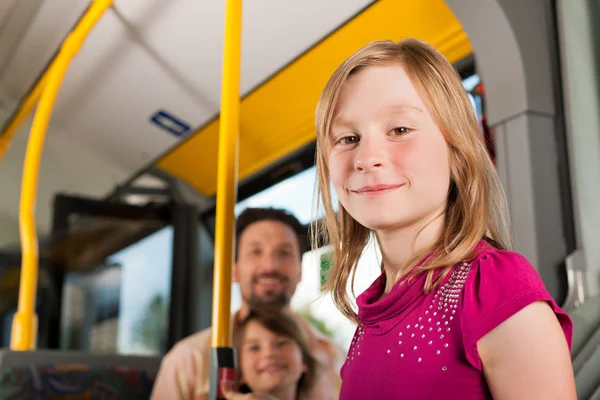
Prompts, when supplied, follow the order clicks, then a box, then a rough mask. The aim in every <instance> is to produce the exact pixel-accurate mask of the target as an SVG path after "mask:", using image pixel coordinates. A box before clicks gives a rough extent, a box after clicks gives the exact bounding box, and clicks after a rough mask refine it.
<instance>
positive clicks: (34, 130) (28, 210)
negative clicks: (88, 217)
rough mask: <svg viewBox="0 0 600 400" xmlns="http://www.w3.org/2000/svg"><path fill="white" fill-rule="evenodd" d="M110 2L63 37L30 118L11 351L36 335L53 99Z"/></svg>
mask: <svg viewBox="0 0 600 400" xmlns="http://www.w3.org/2000/svg"><path fill="white" fill-rule="evenodd" d="M111 5H112V0H95V1H94V3H93V4H92V5H91V7H90V9H89V10H88V12H87V13H86V15H85V16H84V17H83V19H82V20H81V22H80V24H79V25H78V26H77V28H76V29H75V30H73V32H71V33H70V34H69V36H68V37H67V38H66V39H65V41H64V43H63V45H62V47H61V49H60V52H59V54H58V56H57V58H56V60H55V61H54V62H53V63H52V65H51V66H50V69H49V70H48V73H47V76H46V77H45V78H44V81H45V85H44V86H43V88H42V89H41V95H40V102H39V105H38V109H37V111H36V113H35V117H34V119H33V125H32V127H31V133H30V136H29V142H28V143H27V152H26V153H25V163H24V164H25V165H24V167H23V182H22V186H21V204H20V210H19V227H20V234H21V252H22V266H21V281H20V285H19V306H18V309H17V313H16V314H15V316H14V319H13V325H12V332H11V333H12V336H11V342H10V347H11V349H12V350H33V349H35V344H36V338H37V324H38V323H37V315H36V313H35V298H36V291H37V280H38V242H37V236H36V230H35V200H36V192H37V182H38V174H39V169H40V159H41V155H42V148H43V146H44V139H45V135H46V129H47V127H48V122H49V121H50V115H51V114H52V108H53V106H54V100H55V99H56V95H57V94H58V90H59V89H60V85H61V82H62V80H63V77H64V75H65V72H66V71H67V68H68V67H69V64H70V62H71V60H72V59H73V57H74V56H75V54H77V52H78V51H79V49H80V48H81V46H82V44H83V41H84V40H85V38H86V36H87V34H88V33H89V32H90V30H91V29H92V28H93V27H94V25H95V24H96V22H97V21H98V19H99V18H100V17H101V16H102V14H103V13H104V11H106V10H107V9H108V8H109V7H110V6H111Z"/></svg>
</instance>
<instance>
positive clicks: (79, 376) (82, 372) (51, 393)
mask: <svg viewBox="0 0 600 400" xmlns="http://www.w3.org/2000/svg"><path fill="white" fill-rule="evenodd" d="M159 366H160V358H159V357H141V356H118V355H112V354H111V355H109V354H90V353H83V352H62V351H34V352H12V351H0V398H2V399H23V398H48V399H65V400H66V399H74V398H102V399H110V400H120V399H123V400H124V399H133V400H147V399H148V398H150V393H151V391H152V385H153V384H154V379H155V376H156V374H157V372H158V368H159Z"/></svg>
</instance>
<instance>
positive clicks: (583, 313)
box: [570, 296, 600, 359]
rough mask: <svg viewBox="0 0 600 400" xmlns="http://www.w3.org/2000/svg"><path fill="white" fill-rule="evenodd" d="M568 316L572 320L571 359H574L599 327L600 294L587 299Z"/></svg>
mask: <svg viewBox="0 0 600 400" xmlns="http://www.w3.org/2000/svg"><path fill="white" fill-rule="evenodd" d="M570 316H571V319H572V320H573V344H572V349H571V356H572V359H575V357H576V356H577V355H578V354H579V352H580V351H581V349H583V347H584V346H585V344H586V343H587V342H588V340H590V338H591V337H592V335H593V334H594V332H595V331H596V330H597V329H598V328H599V327H600V296H597V297H592V298H590V299H588V300H587V301H586V302H585V303H583V304H582V305H581V306H579V307H578V308H576V309H575V310H573V311H572V312H571V313H570Z"/></svg>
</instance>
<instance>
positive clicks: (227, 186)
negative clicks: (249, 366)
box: [212, 0, 242, 348]
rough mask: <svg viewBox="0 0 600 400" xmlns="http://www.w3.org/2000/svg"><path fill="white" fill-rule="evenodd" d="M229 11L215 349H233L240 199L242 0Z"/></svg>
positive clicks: (231, 2)
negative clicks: (236, 226)
mask: <svg viewBox="0 0 600 400" xmlns="http://www.w3.org/2000/svg"><path fill="white" fill-rule="evenodd" d="M226 7H227V8H226V16H225V42H224V47H223V77H222V87H221V117H220V119H219V124H220V126H219V161H218V167H217V168H218V169H217V210H216V213H217V215H216V223H215V262H214V276H213V277H214V280H213V282H214V283H213V309H212V330H213V335H212V346H213V347H214V348H217V347H231V346H230V344H231V343H230V342H231V330H230V329H231V327H230V307H231V270H232V266H233V246H234V242H233V239H234V238H233V230H234V224H235V222H234V217H235V216H234V213H233V209H234V206H235V201H236V197H237V174H238V135H239V124H240V121H239V119H240V116H239V114H240V62H241V41H242V0H227V3H226Z"/></svg>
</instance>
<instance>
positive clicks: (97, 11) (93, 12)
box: [0, 0, 113, 160]
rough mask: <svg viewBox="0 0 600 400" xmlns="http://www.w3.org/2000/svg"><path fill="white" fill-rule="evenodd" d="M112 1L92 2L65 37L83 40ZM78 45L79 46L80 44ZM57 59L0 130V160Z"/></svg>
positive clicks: (35, 102)
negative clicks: (1, 130) (0, 130)
mask: <svg viewBox="0 0 600 400" xmlns="http://www.w3.org/2000/svg"><path fill="white" fill-rule="evenodd" d="M100 3H109V4H108V6H106V7H105V6H104V4H100ZM112 3H113V1H112V0H111V1H102V2H100V1H97V0H96V1H94V4H92V5H91V6H90V7H89V8H88V9H87V10H86V12H85V14H84V15H83V16H82V17H81V19H80V20H79V21H78V23H77V25H76V26H75V27H74V28H73V30H72V31H71V33H70V34H69V35H68V36H67V38H69V37H72V36H74V35H75V36H78V37H80V38H81V41H83V40H84V39H85V37H86V36H87V35H88V33H89V32H90V30H91V29H92V28H93V27H94V25H95V24H96V22H97V21H98V19H99V18H100V16H101V15H102V14H103V13H104V11H106V9H107V8H108V7H110V6H111V5H112ZM66 40H67V39H65V41H64V42H63V44H61V48H62V47H64V43H65V42H66ZM79 46H81V44H80V45H79ZM57 61H58V55H57V56H56V58H55V59H54V60H53V61H52V62H51V63H50V65H49V66H48V68H47V69H46V71H45V72H44V74H43V75H42V77H41V78H40V79H39V80H38V81H37V83H36V84H35V86H34V87H33V89H32V90H31V92H29V93H28V94H27V96H26V97H25V98H24V99H23V101H22V102H21V104H20V105H19V108H18V109H17V110H16V112H15V114H14V116H13V118H12V120H11V121H10V122H9V123H8V124H7V125H6V126H4V129H3V130H4V131H3V132H0V160H2V157H3V156H4V154H5V153H6V151H7V150H8V147H9V146H10V143H11V141H12V138H13V137H14V136H15V134H16V133H17V131H18V130H19V127H20V126H21V124H22V123H23V121H25V119H27V117H28V116H29V114H31V111H32V110H33V108H34V107H35V105H36V104H37V103H38V100H39V99H40V96H41V94H42V91H43V89H44V87H45V86H46V82H47V80H48V76H49V75H50V71H51V70H52V67H53V66H54V65H55V64H56V62H57Z"/></svg>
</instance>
